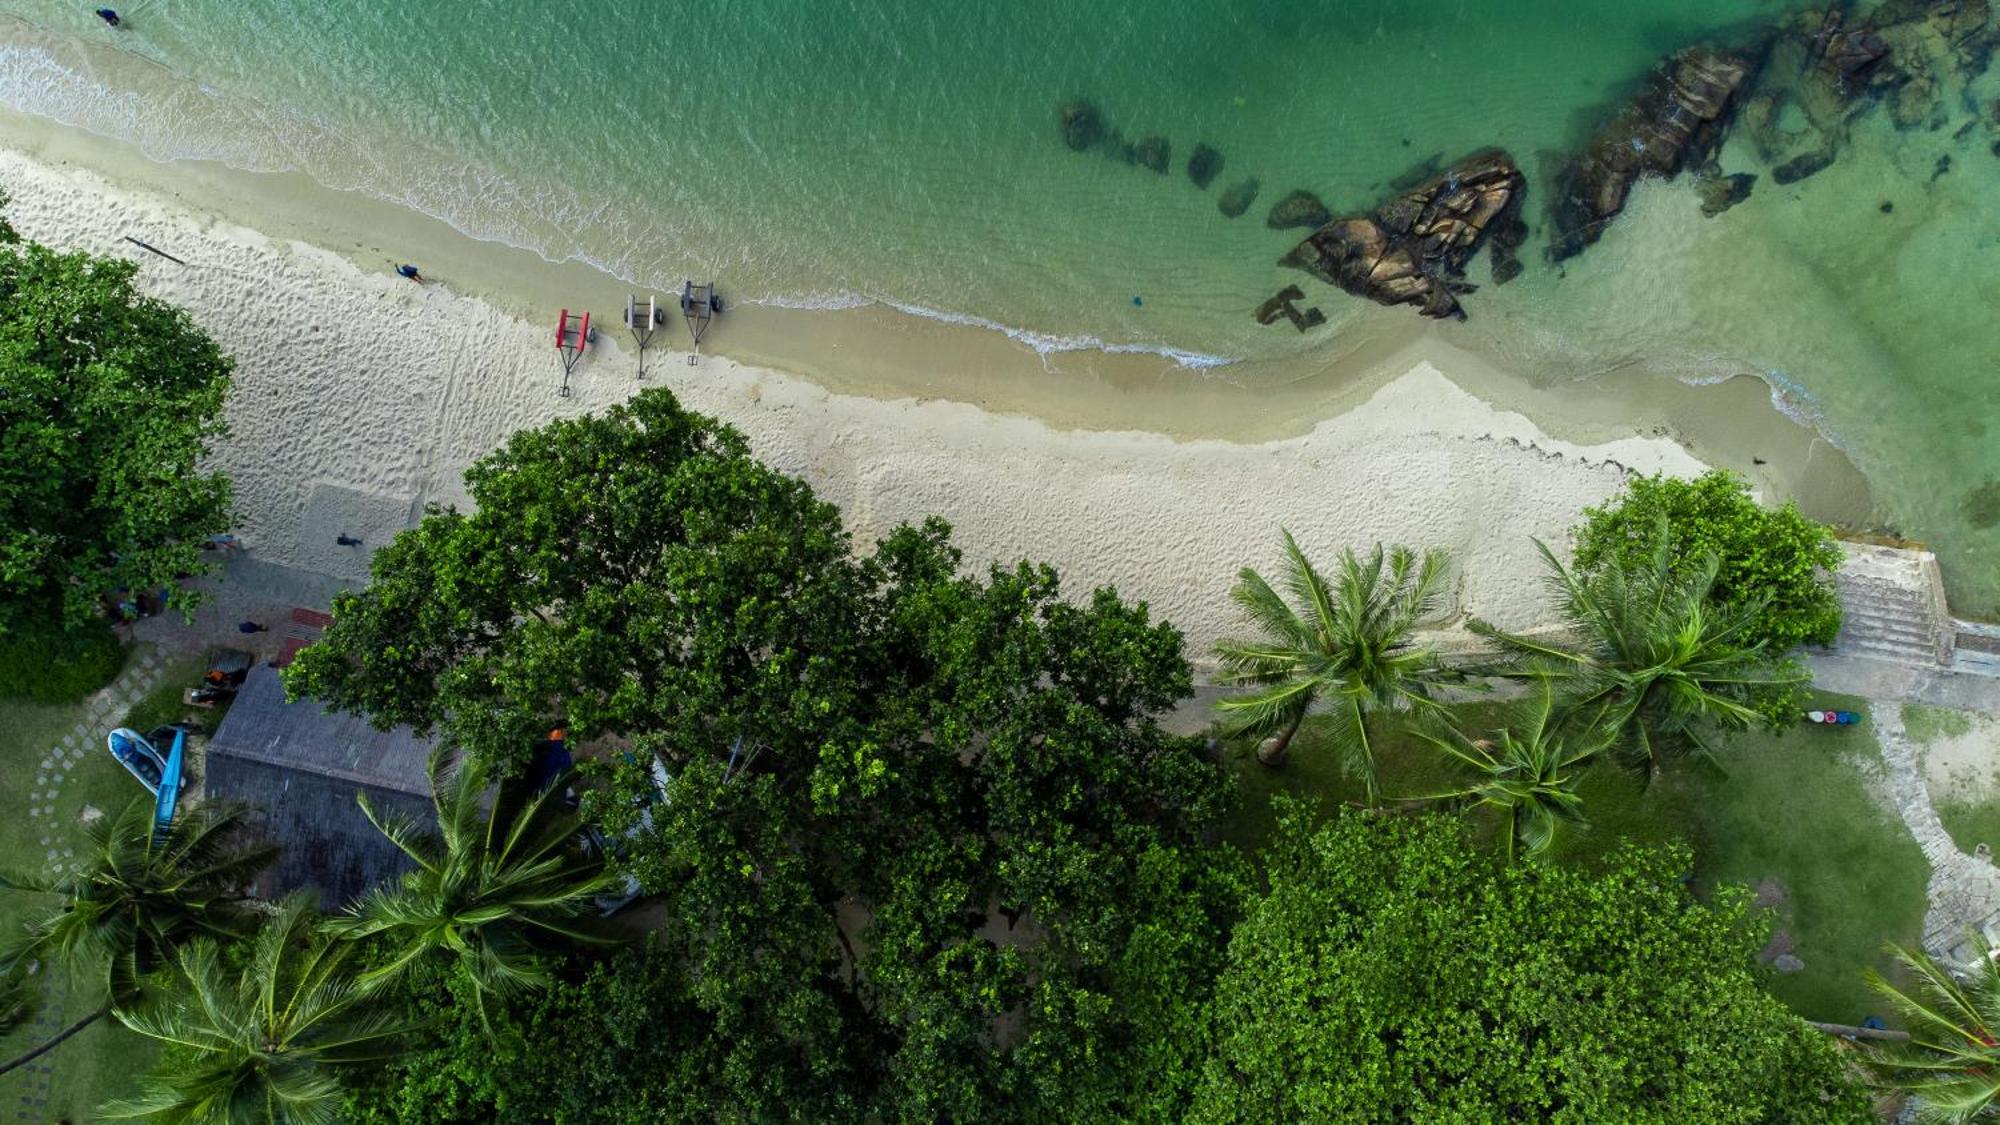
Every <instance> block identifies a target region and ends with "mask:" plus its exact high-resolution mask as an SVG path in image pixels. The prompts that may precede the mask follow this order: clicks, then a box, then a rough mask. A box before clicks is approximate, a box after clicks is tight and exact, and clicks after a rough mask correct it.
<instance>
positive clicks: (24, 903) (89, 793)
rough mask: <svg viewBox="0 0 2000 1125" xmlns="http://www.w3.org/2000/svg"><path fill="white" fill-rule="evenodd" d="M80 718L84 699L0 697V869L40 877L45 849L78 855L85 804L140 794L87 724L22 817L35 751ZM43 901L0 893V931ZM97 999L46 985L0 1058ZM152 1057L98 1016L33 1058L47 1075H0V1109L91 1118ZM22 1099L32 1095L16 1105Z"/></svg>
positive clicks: (90, 992) (75, 987) (0, 1042)
mask: <svg viewBox="0 0 2000 1125" xmlns="http://www.w3.org/2000/svg"><path fill="white" fill-rule="evenodd" d="M88 714H89V710H88V706H87V705H86V704H78V705H75V706H70V707H53V706H43V705H37V704H29V703H19V702H12V701H0V730H5V731H6V732H7V737H6V739H5V741H4V742H0V771H4V773H5V776H6V777H7V778H8V779H9V781H8V783H7V784H6V785H4V786H0V868H4V869H5V870H7V871H8V872H10V873H15V874H26V875H41V874H44V873H45V871H46V869H47V866H48V864H47V862H46V856H47V853H48V851H49V850H50V849H51V848H53V849H55V850H57V851H58V852H60V851H62V850H64V849H68V850H71V851H73V852H75V853H76V854H77V855H79V856H81V855H83V854H85V849H86V848H87V847H88V842H87V839H86V836H85V829H84V825H83V823H82V821H81V820H80V819H79V818H80V816H81V814H82V813H83V811H84V809H85V808H86V807H91V808H95V809H98V810H100V811H102V812H104V813H107V814H108V813H110V812H113V811H115V810H116V809H117V808H119V807H121V806H122V805H124V804H125V803H126V802H128V801H131V800H133V799H135V798H147V794H146V792H145V790H144V789H142V788H141V787H140V786H139V784H138V783H137V782H135V781H134V780H133V779H132V777H131V775H130V774H128V773H126V772H125V771H124V769H123V768H121V767H120V766H119V765H118V763H117V762H115V761H113V760H112V758H111V756H110V755H109V754H107V753H105V752H104V749H103V741H102V740H103V737H104V731H103V730H102V729H96V728H93V729H92V730H90V731H89V734H88V739H89V741H88V745H86V747H85V750H84V754H83V757H82V760H81V761H80V762H79V763H78V764H77V765H76V766H75V767H74V768H72V769H70V770H69V771H68V774H67V776H65V777H64V778H63V779H62V781H61V784H60V786H59V788H58V789H57V791H56V795H55V797H54V798H53V804H54V814H53V816H52V817H50V818H48V819H43V818H40V817H31V816H30V815H29V808H30V807H31V805H32V804H33V803H34V800H35V798H34V794H36V793H38V792H46V790H45V789H43V788H41V787H40V786H39V785H38V784H37V782H38V777H39V771H40V769H41V763H42V760H43V758H44V756H45V755H47V754H48V752H49V750H50V749H51V748H52V747H54V746H55V745H57V744H58V743H60V742H61V741H62V739H63V738H64V737H65V736H67V735H68V734H69V733H70V732H71V731H72V730H73V729H74V728H75V727H76V725H77V724H78V723H81V722H84V721H85V720H86V719H87V718H88ZM148 799H149V798H148ZM44 837H47V839H48V841H49V842H48V843H47V844H44V843H43V842H42V841H43V838H44ZM52 901H53V900H50V899H47V898H44V897H42V896H38V895H31V894H27V893H17V892H5V893H0V934H4V938H5V940H7V941H12V940H14V939H15V938H16V937H17V936H18V935H20V933H21V932H22V926H23V925H24V924H25V923H26V922H27V921H28V920H29V919H31V918H33V917H35V916H37V915H39V914H40V913H41V912H43V911H44V910H46V909H47V908H48V907H49V906H50V905H51V903H52ZM101 1002H102V995H101V991H100V990H99V989H97V988H95V987H93V985H92V983H91V982H89V981H87V980H78V981H74V982H71V981H62V980H58V981H56V982H55V983H54V984H53V985H52V986H51V987H50V988H49V989H48V991H47V992H46V993H45V996H44V1015H43V1017H42V1019H41V1020H40V1021H39V1023H40V1026H39V1027H38V1026H37V1022H36V1021H31V1022H30V1023H29V1024H28V1025H27V1026H25V1027H23V1028H20V1029H18V1030H16V1031H15V1032H14V1033H13V1034H12V1035H9V1036H6V1037H4V1038H0V1058H6V1059H11V1058H13V1057H14V1056H15V1055H17V1054H19V1053H21V1052H22V1051H25V1050H27V1049H28V1048H30V1047H32V1046H34V1045H35V1044H36V1043H38V1042H40V1041H41V1037H42V1036H41V1033H43V1032H46V1031H48V1030H52V1029H53V1028H59V1027H62V1026H65V1025H67V1024H68V1023H69V1022H71V1021H72V1020H74V1019H76V1018H78V1017H80V1016H82V1015H84V1014H86V1013H88V1012H90V1011H91V1010H92V1009H93V1008H95V1007H96V1006H97V1004H99V1003H101ZM152 1056H153V1048H152V1044H151V1041H150V1040H147V1039H143V1038H141V1037H139V1036H137V1035H133V1034H132V1033H130V1032H128V1031H126V1030H125V1029H124V1028H123V1027H121V1026H118V1025H117V1024H116V1023H115V1022H114V1021H112V1020H110V1019H108V1018H107V1019H104V1020H100V1021H99V1022H98V1023H97V1024H95V1025H93V1026H92V1027H90V1028H89V1029H88V1030H86V1031H84V1032H83V1033H82V1034H80V1035H78V1036H76V1037H75V1038H73V1039H71V1040H69V1041H68V1042H66V1043H64V1044H63V1045H62V1046H60V1047H58V1048H56V1049H55V1050H54V1051H53V1052H51V1053H50V1054H48V1055H45V1056H43V1059H42V1060H40V1061H42V1062H47V1063H49V1064H50V1066H51V1070H50V1072H49V1073H48V1074H46V1075H44V1074H43V1073H41V1072H40V1071H39V1070H37V1069H36V1068H35V1067H33V1066H31V1067H24V1068H22V1069H20V1070H16V1071H14V1072H13V1073H11V1074H8V1075H5V1076H4V1077H0V1106H5V1107H7V1108H9V1109H15V1110H20V1111H23V1112H24V1113H26V1116H25V1117H23V1118H22V1120H30V1121H50V1120H57V1119H65V1118H66V1119H68V1120H73V1121H83V1120H89V1119H93V1118H94V1117H95V1112H94V1111H95V1108H96V1107H97V1105H98V1104H100V1103H101V1102H103V1101H104V1100H106V1099H107V1098H111V1097H116V1096H119V1095H122V1094H126V1093H130V1092H132V1090H133V1087H134V1079H135V1078H136V1077H137V1076H138V1075H139V1074H140V1073H141V1072H142V1071H143V1070H144V1069H145V1068H146V1067H147V1066H149V1065H150V1064H151V1060H152ZM23 1097H27V1098H30V1099H32V1100H31V1101H29V1102H23V1101H22V1100H21V1099H22V1098H23Z"/></svg>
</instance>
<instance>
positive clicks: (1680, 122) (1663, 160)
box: [1549, 47, 1754, 262]
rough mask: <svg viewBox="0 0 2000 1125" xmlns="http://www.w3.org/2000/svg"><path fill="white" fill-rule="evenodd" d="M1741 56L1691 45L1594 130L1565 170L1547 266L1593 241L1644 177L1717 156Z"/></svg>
mask: <svg viewBox="0 0 2000 1125" xmlns="http://www.w3.org/2000/svg"><path fill="white" fill-rule="evenodd" d="M1753 68H1754V67H1753V63H1752V60H1751V59H1750V58H1749V57H1748V56H1746V55H1742V54H1737V53H1732V52H1728V51H1718V50H1714V49H1712V48H1708V47H1690V48H1689V49H1687V50H1685V51H1682V52H1680V53H1679V54H1676V55H1673V56H1671V57H1670V58H1668V59H1667V60H1666V61H1665V62H1664V63H1662V64H1661V65H1660V67H1659V68H1658V69H1657V70H1655V71H1654V73H1653V76H1652V79H1651V80H1650V81H1648V82H1647V84H1646V88H1645V89H1644V90H1643V91H1641V92H1640V94H1639V96H1638V97H1637V98H1634V99H1633V100H1632V101H1631V102H1630V103H1629V104H1627V105H1626V106H1625V107H1624V108H1623V109H1620V110H1619V111H1618V112H1617V114H1615V115H1614V116H1613V117H1612V118H1611V120H1610V122H1608V123H1607V124H1606V125H1605V126H1604V127H1603V128H1601V129H1599V130H1598V131H1597V133H1596V135H1595V136H1593V137H1592V138H1591V139H1590V143H1589V144H1588V145H1586V146H1585V147H1584V150H1583V152H1582V153H1580V154H1579V155H1577V156H1576V157H1575V158H1574V159H1573V160H1571V161H1570V162H1569V165H1568V167H1566V168H1565V169H1564V170H1563V174H1562V177H1561V182H1560V184H1559V186H1558V188H1557V192H1556V199H1555V203H1554V213H1553V216H1552V217H1553V219H1554V224H1555V233H1554V238H1553V240H1552V242H1551V243H1550V246H1549V258H1550V260H1551V261H1558V262H1559V261H1562V260H1563V259H1564V258H1568V257H1571V256H1573V255H1575V254H1578V253H1581V252H1582V250H1583V248H1584V247H1586V246H1588V245H1590V244H1591V243H1593V242H1595V241H1597V238H1598V236H1599V235H1601V234H1603V233H1604V228H1605V226H1606V225H1607V224H1609V223H1610V222H1611V220H1612V219H1613V218H1615V217H1617V215H1618V212H1620V211H1622V210H1624V208H1625V197H1626V196H1627V194H1629V193H1630V192H1631V190H1632V184H1633V182H1634V181H1636V180H1638V178H1639V177H1640V176H1642V175H1647V174H1651V175H1655V176H1662V177H1666V178H1669V179H1671V178H1672V177H1674V176H1675V175H1678V174H1679V173H1680V171H1681V170H1682V169H1683V168H1687V167H1690V166H1694V165H1698V164H1700V163H1701V162H1702V161H1704V160H1705V159H1707V158H1708V156H1709V154H1710V153H1712V152H1713V151H1714V150H1715V146H1716V144H1717V143H1718V142H1719V141H1720V140H1721V139H1722V133H1723V130H1724V129H1725V128H1726V127H1727V126H1728V122H1729V111H1730V109H1731V108H1732V107H1733V105H1734V103H1735V100H1736V93H1737V91H1738V90H1739V89H1741V88H1742V86H1743V84H1744V82H1745V80H1747V79H1748V78H1749V77H1750V72H1751V70H1752V69H1753Z"/></svg>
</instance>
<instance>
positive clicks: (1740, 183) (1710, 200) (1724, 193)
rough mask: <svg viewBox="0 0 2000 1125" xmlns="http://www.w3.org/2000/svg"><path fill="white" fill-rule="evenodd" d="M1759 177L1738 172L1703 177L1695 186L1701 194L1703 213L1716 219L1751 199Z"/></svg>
mask: <svg viewBox="0 0 2000 1125" xmlns="http://www.w3.org/2000/svg"><path fill="white" fill-rule="evenodd" d="M1756 182H1757V177H1756V175H1755V174H1754V173H1750V172H1737V173H1734V174H1733V175H1728V176H1703V177H1701V180H1700V182H1699V183H1697V184H1696V185H1695V190H1696V191H1698V192H1700V193H1701V213H1702V214H1704V215H1707V216H1709V217H1710V218H1714V217H1715V216H1717V215H1720V214H1722V213H1723V212H1724V211H1727V210H1729V209H1730V208H1731V207H1734V206H1736V205H1737V204H1738V203H1741V202H1743V201H1744V200H1746V199H1748V198H1750V187H1751V185H1753V184H1755V183H1756Z"/></svg>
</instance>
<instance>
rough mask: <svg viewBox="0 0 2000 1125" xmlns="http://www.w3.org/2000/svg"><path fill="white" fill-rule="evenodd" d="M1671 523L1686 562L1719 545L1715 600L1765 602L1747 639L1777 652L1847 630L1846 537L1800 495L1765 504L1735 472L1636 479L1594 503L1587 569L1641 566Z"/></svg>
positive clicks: (1584, 556)
mask: <svg viewBox="0 0 2000 1125" xmlns="http://www.w3.org/2000/svg"><path fill="white" fill-rule="evenodd" d="M1662 527H1664V528H1665V529H1666V534H1667V535H1668V537H1669V550H1670V551H1671V553H1672V555H1673V557H1674V559H1675V560H1677V561H1678V562H1679V563H1681V564H1682V565H1689V564H1691V563H1692V562H1693V560H1696V559H1698V558H1699V557H1701V556H1702V555H1703V554H1706V553H1710V552H1713V553H1714V555H1715V556H1716V561H1717V567H1716V574H1715V585H1714V587H1713V589H1712V590H1711V592H1710V596H1711V597H1712V598H1713V599H1714V600H1715V601H1717V602H1720V603H1721V604H1724V605H1728V606H1732V607H1744V606H1760V608H1759V609H1758V611H1757V613H1756V614H1755V617H1754V620H1753V622H1752V624H1751V626H1750V628H1749V629H1748V630H1747V631H1746V639H1749V640H1752V641H1757V642H1761V643H1763V644H1764V646H1765V648H1766V651H1767V652H1768V653H1769V654H1770V655H1772V656H1781V655H1783V654H1784V653H1786V652H1789V651H1790V650H1792V649H1794V648H1797V647H1798V646H1800V645H1825V644H1832V643H1833V638H1834V634H1836V633H1838V632H1839V631H1840V599H1839V598H1838V597H1837V596H1836V595H1835V593H1834V590H1833V583H1832V580H1831V575H1832V573H1833V571H1834V570H1836V569H1838V568H1839V566H1840V562H1841V553H1840V547H1839V545H1838V544H1837V543H1835V542H1834V539H1833V535H1832V533H1831V532H1829V531H1828V530H1827V528H1826V525H1824V524H1821V523H1817V522H1815V521H1813V520H1810V519H1807V518H1806V517H1805V516H1803V515H1801V514H1799V509H1798V506H1797V505H1796V504H1794V503H1792V502H1791V501H1789V500H1787V501H1786V502H1785V503H1784V505H1783V506H1782V507H1778V508H1766V507H1763V506H1762V505H1760V504H1758V503H1757V501H1756V499H1755V498H1754V497H1752V496H1751V495H1750V486H1749V484H1748V483H1747V482H1745V481H1744V480H1743V478H1742V477H1740V476H1737V475H1736V474H1735V473H1731V472H1727V471H1724V470H1720V469H1718V470H1716V471H1714V472H1709V473H1704V474H1703V475H1701V476H1699V477H1697V478H1695V479H1694V480H1682V479H1679V478H1676V477H1666V476H1652V477H1638V478H1635V479H1633V480H1632V481H1631V482H1630V483H1629V484H1628V485H1626V488H1625V492H1624V493H1623V494H1622V495H1621V496H1619V497H1618V498H1616V499H1615V500H1613V501H1612V502H1611V503H1609V504H1606V505H1605V506H1604V507H1601V508H1589V509H1585V511H1584V522H1583V523H1582V524H1581V525H1579V526H1578V527H1577V529H1576V540H1577V542H1576V566H1577V569H1579V570H1581V571H1583V572H1585V573H1591V572H1595V571H1597V570H1600V569H1602V568H1603V567H1604V566H1605V565H1606V564H1609V563H1612V562H1617V563H1622V564H1624V565H1625V566H1627V567H1628V568H1629V567H1636V566H1638V565H1641V564H1642V563H1643V562H1644V561H1645V560H1646V558H1647V556H1648V555H1650V554H1651V553H1652V550H1653V547H1654V543H1655V538H1656V536H1657V535H1658V534H1659V530H1660V528H1662ZM1760 603H1761V605H1760Z"/></svg>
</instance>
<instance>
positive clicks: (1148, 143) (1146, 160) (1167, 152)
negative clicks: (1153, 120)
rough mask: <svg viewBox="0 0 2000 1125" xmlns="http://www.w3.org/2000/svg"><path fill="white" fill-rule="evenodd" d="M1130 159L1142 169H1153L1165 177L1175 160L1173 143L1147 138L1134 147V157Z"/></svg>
mask: <svg viewBox="0 0 2000 1125" xmlns="http://www.w3.org/2000/svg"><path fill="white" fill-rule="evenodd" d="M1128 159H1130V160H1132V161H1133V162H1134V163H1136V164H1138V165H1139V167H1141V168H1151V169H1152V170H1153V171H1155V172H1158V173H1159V174H1160V175H1162V176H1164V175H1166V174H1167V167H1168V166H1169V165H1170V164H1172V163H1173V160H1174V145H1173V142H1172V141H1169V140H1168V139H1167V138H1165V137H1158V136H1155V137H1147V138H1145V139H1144V140H1142V141H1140V142H1139V143H1138V144H1135V145H1133V146H1132V155H1131V156H1130V157H1129V158H1128Z"/></svg>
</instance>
